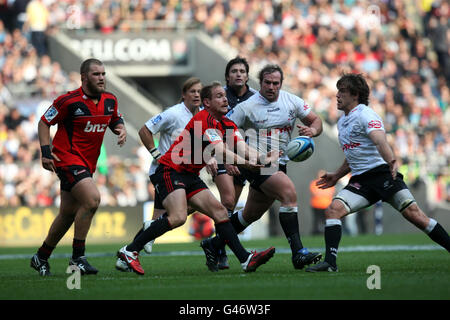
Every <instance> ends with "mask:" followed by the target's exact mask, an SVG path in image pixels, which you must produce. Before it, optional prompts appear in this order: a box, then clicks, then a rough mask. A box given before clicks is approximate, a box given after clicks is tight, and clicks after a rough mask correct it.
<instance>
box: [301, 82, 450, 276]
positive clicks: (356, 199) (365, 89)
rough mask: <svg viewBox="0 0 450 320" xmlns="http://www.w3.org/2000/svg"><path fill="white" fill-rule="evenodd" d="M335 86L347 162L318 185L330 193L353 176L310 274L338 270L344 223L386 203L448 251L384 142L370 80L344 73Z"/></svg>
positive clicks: (331, 211) (444, 236) (328, 214)
mask: <svg viewBox="0 0 450 320" xmlns="http://www.w3.org/2000/svg"><path fill="white" fill-rule="evenodd" d="M336 87H337V89H338V92H337V94H336V98H337V108H338V109H339V110H342V111H343V112H344V114H343V115H342V116H341V117H340V118H339V120H338V131H339V143H340V145H341V147H342V150H343V151H344V154H345V160H344V162H343V164H342V165H341V166H340V167H339V168H338V169H337V170H336V171H335V172H333V173H326V174H324V175H323V176H322V177H321V178H320V179H319V181H318V182H317V185H318V186H320V188H322V189H327V188H330V187H332V186H334V185H335V184H336V183H337V182H338V180H339V179H340V178H342V177H344V176H345V175H347V174H348V173H349V172H351V173H352V177H351V178H350V181H349V183H348V184H347V186H346V187H345V188H344V189H342V190H341V191H340V192H339V193H338V194H337V195H336V197H334V199H333V202H332V203H331V204H330V206H329V207H328V208H327V210H326V211H325V219H326V220H325V233H324V236H325V246H326V253H325V260H324V261H323V262H321V263H318V264H316V265H314V266H311V267H309V268H307V269H306V271H308V272H319V271H328V272H336V271H338V267H337V264H336V258H337V253H338V246H339V242H340V240H341V235H342V222H341V219H342V218H343V217H344V216H346V215H347V214H350V213H353V212H356V211H359V210H361V209H363V208H366V207H368V206H370V205H372V204H374V203H376V202H377V201H378V200H383V201H385V202H388V203H389V204H390V205H392V207H394V208H395V209H396V210H398V211H399V212H401V214H402V215H403V217H405V218H406V219H407V220H408V221H409V222H411V223H412V224H414V225H415V226H416V227H417V228H419V229H420V230H422V231H424V232H425V233H426V234H428V236H429V237H430V238H431V239H432V240H433V241H435V242H436V243H438V244H440V245H441V246H442V247H444V248H445V249H447V251H450V238H449V236H448V233H447V232H446V231H445V230H444V228H442V226H441V225H440V224H439V223H438V222H437V221H436V220H434V219H430V218H428V217H427V216H426V215H425V213H424V212H423V211H422V210H421V209H420V208H419V206H418V205H417V203H416V200H415V199H414V196H413V195H412V194H411V192H410V191H409V189H408V187H407V186H406V184H405V183H404V181H403V176H402V175H401V174H400V173H398V172H397V168H398V164H397V160H396V159H395V157H394V153H393V152H392V149H391V147H390V146H389V144H388V142H387V140H386V133H385V130H384V125H383V121H382V120H381V118H380V116H379V115H378V114H376V113H375V112H374V111H373V110H372V109H371V108H370V107H368V104H369V92H370V89H369V86H368V85H367V82H366V80H365V79H364V78H363V76H362V75H360V74H346V75H344V76H342V77H341V78H340V79H339V81H338V82H337V84H336Z"/></svg>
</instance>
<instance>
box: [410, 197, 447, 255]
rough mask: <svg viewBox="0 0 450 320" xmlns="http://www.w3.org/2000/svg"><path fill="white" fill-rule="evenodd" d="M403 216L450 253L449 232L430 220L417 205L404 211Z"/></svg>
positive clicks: (414, 204) (412, 205)
mask: <svg viewBox="0 0 450 320" xmlns="http://www.w3.org/2000/svg"><path fill="white" fill-rule="evenodd" d="M402 215H403V216H404V217H405V218H406V219H407V220H408V221H409V222H411V223H412V224H414V225H415V226H416V227H417V228H419V229H420V230H422V231H423V232H425V233H426V234H427V235H428V236H429V237H430V238H431V240H433V241H434V242H436V243H438V244H439V245H441V246H442V247H444V248H445V249H446V250H447V251H449V252H450V238H449V235H448V233H447V231H445V229H444V228H443V227H442V226H441V225H440V224H439V223H438V222H437V221H436V220H434V219H431V218H428V217H427V215H426V214H425V213H424V212H423V211H422V210H421V209H420V208H419V206H418V205H417V204H416V203H413V204H411V205H410V206H409V207H407V208H406V209H405V210H403V212H402Z"/></svg>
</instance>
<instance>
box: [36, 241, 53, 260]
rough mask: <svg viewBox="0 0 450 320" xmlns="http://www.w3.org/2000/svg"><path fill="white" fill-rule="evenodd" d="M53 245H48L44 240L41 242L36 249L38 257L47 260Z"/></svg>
mask: <svg viewBox="0 0 450 320" xmlns="http://www.w3.org/2000/svg"><path fill="white" fill-rule="evenodd" d="M54 249H55V247H52V246H50V245H48V244H47V243H46V242H45V241H44V242H43V243H42V246H41V247H40V248H39V249H38V252H37V255H38V257H39V259H42V260H48V258H50V255H51V254H52V252H53V250H54Z"/></svg>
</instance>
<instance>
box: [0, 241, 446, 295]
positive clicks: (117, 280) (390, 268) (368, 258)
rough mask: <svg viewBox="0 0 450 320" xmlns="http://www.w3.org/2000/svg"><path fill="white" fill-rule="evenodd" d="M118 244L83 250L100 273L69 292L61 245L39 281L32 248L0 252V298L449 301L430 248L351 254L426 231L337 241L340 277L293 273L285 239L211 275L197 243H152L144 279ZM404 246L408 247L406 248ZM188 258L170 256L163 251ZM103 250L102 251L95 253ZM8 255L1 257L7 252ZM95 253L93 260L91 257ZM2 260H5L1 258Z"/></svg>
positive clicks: (440, 265) (259, 245)
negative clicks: (371, 281)
mask: <svg viewBox="0 0 450 320" xmlns="http://www.w3.org/2000/svg"><path fill="white" fill-rule="evenodd" d="M302 241H303V243H304V245H305V246H307V247H309V248H318V249H320V250H321V252H322V253H324V249H323V248H324V240H323V237H321V236H317V237H303V239H302ZM122 245H124V244H117V245H89V244H88V246H87V252H86V253H87V255H88V259H89V261H90V263H91V264H92V265H94V266H95V267H97V268H98V269H99V270H100V271H99V273H98V274H97V275H95V276H92V275H90V276H83V277H81V280H80V289H72V290H70V289H68V287H67V279H68V277H69V276H70V275H69V274H66V269H67V266H68V260H69V258H67V257H62V256H64V254H70V253H71V247H69V246H61V247H57V249H56V250H55V251H54V257H52V258H51V259H50V260H49V262H50V266H51V272H52V274H53V275H52V276H51V277H45V278H43V277H40V276H39V275H38V274H37V272H36V271H35V270H33V269H31V268H30V258H31V256H32V254H33V253H34V252H35V251H36V248H0V283H1V286H0V299H1V300H10V299H11V300H35V299H37V300H41V299H44V300H53V299H58V300H59V299H62V300H66V299H68V300H72V299H80V300H116V299H120V300H142V299H145V300H147V299H149V300H222V301H225V300H283V301H285V300H348V299H356V300H379V299H382V300H411V299H412V300H416V299H420V300H448V299H449V298H450V256H449V254H448V253H447V252H446V251H445V250H443V249H441V248H439V249H432V250H405V249H404V250H395V248H394V249H392V248H391V249H390V250H382V251H376V250H375V251H355V250H349V251H347V250H345V248H350V247H355V246H363V245H365V246H369V245H372V246H380V245H383V246H394V245H397V246H398V245H407V246H414V245H417V246H433V245H434V243H433V242H432V241H431V240H430V239H429V238H428V237H426V236H425V235H424V234H422V233H419V234H407V235H382V236H373V235H367V236H358V237H349V236H345V235H344V236H343V238H342V241H341V244H340V249H342V250H341V251H340V252H339V256H338V267H339V272H338V273H307V272H305V271H304V270H295V269H294V268H293V266H292V263H291V255H290V253H289V250H288V244H287V241H286V239H285V238H270V239H266V240H254V241H244V242H243V245H244V246H245V247H246V248H247V249H249V250H250V249H264V248H267V247H269V246H271V245H273V246H275V247H276V248H277V249H278V252H277V253H275V256H274V257H273V258H272V260H270V261H269V262H268V263H267V264H265V265H263V266H261V267H260V268H259V269H258V270H257V271H256V272H254V273H244V272H243V271H242V269H241V267H240V265H239V262H238V261H237V259H236V258H235V257H234V255H232V253H231V252H230V250H228V252H229V261H230V269H228V270H224V271H220V272H216V273H212V272H209V271H208V270H207V268H206V266H205V258H204V256H203V253H202V251H201V248H200V247H199V242H193V243H183V244H158V243H157V242H156V244H155V246H154V253H155V254H152V255H143V256H141V258H140V260H141V264H142V266H143V268H144V270H145V272H146V274H145V275H144V276H139V275H137V274H135V273H122V272H119V271H117V270H115V268H114V263H115V259H116V258H115V252H116V251H117V249H118V248H119V247H121V246H122ZM406 249H407V248H406ZM180 251H181V252H186V255H169V254H165V253H169V252H175V253H176V252H180ZM100 253H101V254H100ZM20 254H22V255H25V256H17V258H15V256H13V257H12V258H11V256H10V257H9V258H8V259H6V258H5V257H6V256H5V255H20ZM96 254H97V255H96ZM2 257H3V258H2ZM370 265H376V266H378V267H379V268H380V269H379V270H380V274H379V275H380V278H379V279H380V286H381V288H380V289H376V288H375V289H371V290H370V289H368V287H367V282H368V278H369V277H370V276H371V275H372V273H367V268H368V267H369V266H370Z"/></svg>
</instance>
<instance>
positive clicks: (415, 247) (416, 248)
mask: <svg viewBox="0 0 450 320" xmlns="http://www.w3.org/2000/svg"><path fill="white" fill-rule="evenodd" d="M429 250H444V249H443V248H442V247H440V246H437V245H379V246H377V245H365V246H362V245H361V246H345V247H341V248H339V252H376V251H378V252H379V251H429ZM309 251H319V252H322V251H323V248H309ZM276 253H282V254H285V253H286V254H287V253H291V250H290V249H288V248H280V249H276ZM33 254H34V253H30V254H0V260H13V259H30V258H31V257H32V256H33ZM201 255H203V252H202V251H166V252H153V253H152V254H151V256H152V257H160V256H201ZM71 256H72V254H71V253H55V254H53V255H52V258H53V259H58V258H70V257H71ZM86 256H87V257H91V258H98V257H115V256H116V254H115V253H112V252H94V253H87V254H86ZM141 256H150V255H149V254H146V253H142V254H141Z"/></svg>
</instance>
